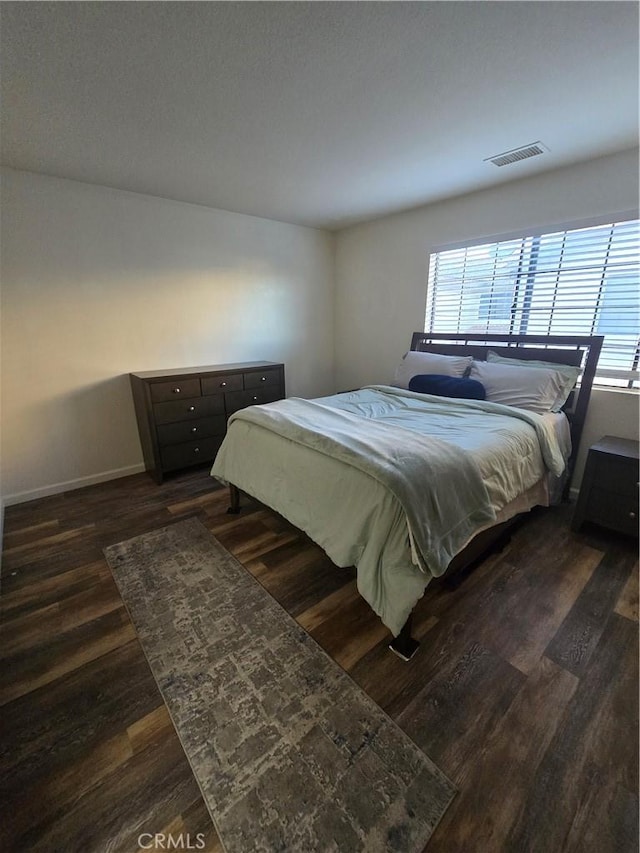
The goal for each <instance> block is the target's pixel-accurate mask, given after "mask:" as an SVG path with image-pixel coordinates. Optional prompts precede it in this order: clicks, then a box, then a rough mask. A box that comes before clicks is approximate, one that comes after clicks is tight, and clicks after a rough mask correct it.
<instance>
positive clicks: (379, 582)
mask: <svg viewBox="0 0 640 853" xmlns="http://www.w3.org/2000/svg"><path fill="white" fill-rule="evenodd" d="M558 418H564V416H563V415H551V416H546V415H544V416H543V415H536V414H533V413H531V412H527V411H524V410H522V409H514V408H512V407H507V406H502V405H500V404H497V403H489V402H484V401H476V400H473V401H472V400H454V399H451V398H443V397H436V396H432V395H426V394H416V393H412V392H410V391H404V390H402V389H399V388H392V387H389V386H381V385H376V386H370V387H367V388H363V389H361V390H360V391H355V392H350V393H347V394H337V395H334V396H332V397H323V398H319V399H316V400H302V399H298V398H289V399H287V400H280V401H278V402H277V403H270V404H268V405H264V406H251V407H249V408H247V409H242V410H241V411H239V412H236V413H235V414H234V415H232V416H231V418H230V420H229V429H228V432H227V435H226V437H225V440H224V442H223V444H222V447H221V448H220V451H219V452H218V455H217V457H216V460H215V463H214V465H213V468H212V470H211V474H212V476H214V477H216V478H217V479H218V480H220V481H221V482H223V483H233V484H234V485H236V486H237V487H238V488H240V489H241V490H242V491H245V492H247V493H248V494H250V495H253V496H254V497H255V498H257V499H258V500H260V501H262V502H263V503H265V504H267V505H268V506H270V507H272V508H273V509H275V510H276V511H277V512H279V513H280V514H281V515H283V516H284V517H285V518H287V519H288V520H289V521H291V522H292V523H293V524H294V525H295V526H296V527H299V528H300V529H301V530H304V531H305V532H306V533H307V534H308V535H309V536H310V537H311V539H313V540H314V541H315V542H317V543H318V544H319V545H320V546H321V547H322V548H323V549H324V550H325V551H326V553H327V554H328V555H329V557H330V558H331V559H332V561H333V562H334V563H335V564H336V565H338V566H351V565H355V566H356V568H357V584H358V590H359V592H360V594H361V595H362V596H363V597H364V598H365V600H366V601H367V602H368V603H369V604H370V606H371V607H372V608H373V610H374V611H375V612H376V613H377V614H378V615H379V616H380V618H381V619H382V621H383V622H384V623H385V625H387V627H388V628H389V629H390V630H391V631H392V633H393V634H398V633H399V631H400V629H401V628H402V625H403V624H404V622H405V621H406V619H407V617H408V615H409V613H410V612H411V610H412V609H413V607H414V606H415V604H416V602H417V601H418V600H419V598H420V597H421V596H422V595H423V593H424V590H425V588H426V586H427V584H428V582H429V580H430V579H431V578H432V577H434V576H439V575H441V574H443V572H444V571H445V570H446V568H447V566H448V564H449V562H450V561H451V559H452V558H453V557H454V556H455V555H456V554H457V553H458V552H459V551H461V550H462V548H463V547H464V546H465V545H466V544H467V542H468V541H469V540H470V539H471V538H472V537H473V535H474V534H475V533H476V532H477V531H478V530H480V529H482V528H485V527H487V526H489V525H490V524H491V523H492V522H493V521H494V520H495V518H496V515H497V513H499V512H500V511H501V510H502V509H503V507H505V506H506V505H507V504H508V503H509V502H510V501H512V500H514V499H515V498H516V497H517V496H518V495H521V494H522V493H524V492H525V491H526V490H527V489H529V488H531V487H532V486H534V484H536V483H537V482H539V481H540V480H541V478H543V477H544V475H545V473H546V472H551V473H552V474H555V475H560V474H561V473H562V471H563V469H564V467H565V464H566V459H567V457H568V453H569V449H570V448H569V445H568V442H567V441H566V440H565V441H563V440H559V436H561V435H562V432H561V431H559V430H558V428H557V427H558Z"/></svg>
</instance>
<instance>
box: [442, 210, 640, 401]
mask: <svg viewBox="0 0 640 853" xmlns="http://www.w3.org/2000/svg"><path fill="white" fill-rule="evenodd" d="M639 226H640V222H639V221H638V220H635V221H630V222H615V223H610V224H607V225H598V226H595V227H589V228H580V229H575V230H572V231H558V232H556V233H553V234H540V235H537V236H533V237H518V238H516V239H510V240H502V241H500V242H498V243H485V244H483V245H476V246H467V247H464V248H460V249H450V250H446V251H441V252H435V253H433V254H432V255H431V258H430V264H429V286H428V291H427V312H426V320H425V331H427V332H445V333H446V332H452V333H453V332H458V333H465V334H466V333H469V332H479V333H480V332H497V333H500V334H502V333H510V334H518V335H525V334H530V335H534V334H535V335H604V336H605V339H604V346H603V348H602V353H601V355H600V361H599V363H598V371H597V379H596V381H599V382H600V383H603V384H608V385H618V386H624V387H637V386H638V377H639V374H638V365H639V361H640V339H639V335H640V300H639V281H640V265H639V259H640V249H639V238H640V228H639Z"/></svg>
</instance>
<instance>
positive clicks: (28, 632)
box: [0, 576, 122, 663]
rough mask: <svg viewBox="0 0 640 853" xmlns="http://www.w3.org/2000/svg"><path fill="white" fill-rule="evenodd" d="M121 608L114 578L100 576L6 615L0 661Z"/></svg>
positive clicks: (0, 629) (0, 638) (0, 635)
mask: <svg viewBox="0 0 640 853" xmlns="http://www.w3.org/2000/svg"><path fill="white" fill-rule="evenodd" d="M121 608H122V599H121V597H120V594H119V593H118V590H117V588H116V585H115V583H114V582H113V579H112V578H104V576H103V577H102V578H101V579H100V580H99V581H98V582H97V583H95V584H93V585H92V586H91V587H90V588H89V589H86V590H82V591H81V592H78V593H76V594H75V595H72V596H69V597H67V598H64V599H62V600H61V601H56V602H55V603H54V604H48V605H47V606H46V607H43V608H41V609H40V610H36V611H32V612H30V613H27V614H26V615H22V616H19V617H15V618H13V619H7V620H6V621H4V622H3V623H2V625H0V663H1V662H2V661H4V660H5V659H6V658H7V657H10V656H13V655H15V654H16V653H18V652H31V653H33V652H35V650H36V649H38V648H40V647H42V646H43V645H47V646H49V643H50V640H51V637H52V636H61V635H62V634H65V633H68V632H69V631H72V630H73V629H74V628H78V627H80V626H81V625H85V624H86V623H88V622H92V621H93V620H94V619H98V618H100V617H101V616H105V615H106V614H107V613H111V612H112V611H114V610H118V609H121Z"/></svg>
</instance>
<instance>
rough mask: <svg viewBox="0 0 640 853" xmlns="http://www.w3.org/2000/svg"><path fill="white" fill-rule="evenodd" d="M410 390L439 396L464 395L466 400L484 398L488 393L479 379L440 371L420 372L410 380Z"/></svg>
mask: <svg viewBox="0 0 640 853" xmlns="http://www.w3.org/2000/svg"><path fill="white" fill-rule="evenodd" d="M409 391H417V392H418V393H419V394H436V395H437V396H438V397H463V398H464V399H466V400H484V399H485V397H486V393H485V390H484V385H483V384H482V382H478V380H477V379H458V377H456V376H441V375H440V374H439V373H419V374H418V375H417V376H414V377H412V379H411V381H410V382H409Z"/></svg>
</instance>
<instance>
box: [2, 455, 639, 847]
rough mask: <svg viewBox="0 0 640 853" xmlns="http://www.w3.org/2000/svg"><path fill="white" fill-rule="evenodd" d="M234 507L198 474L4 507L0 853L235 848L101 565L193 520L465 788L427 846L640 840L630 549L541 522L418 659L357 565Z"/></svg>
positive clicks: (428, 622)
mask: <svg viewBox="0 0 640 853" xmlns="http://www.w3.org/2000/svg"><path fill="white" fill-rule="evenodd" d="M227 505H228V499H227V494H226V491H224V490H222V489H219V488H216V487H215V484H214V483H213V481H212V480H211V479H210V477H209V476H208V472H207V471H206V470H202V469H201V470H197V471H192V472H190V473H186V474H183V475H179V476H177V477H174V478H172V479H169V480H168V481H166V482H165V483H164V484H163V485H161V486H157V485H156V484H155V483H154V482H153V481H152V480H151V479H150V478H149V477H148V476H147V475H145V474H141V475H137V476H134V477H128V478H125V479H122V480H117V481H113V482H110V483H106V484H103V485H100V486H92V487H89V488H86V489H82V490H77V491H73V492H68V493H66V494H64V495H58V496H54V497H50V498H44V499H41V500H38V501H33V502H31V503H28V504H22V505H18V506H14V507H10V508H8V509H7V510H6V516H5V537H4V552H3V566H2V595H1V597H0V607H1V612H2V626H1V635H2V642H1V647H0V655H1V657H2V680H1V684H0V705H1V706H2V744H1V749H0V765H1V769H2V780H1V782H0V786H1V788H2V792H1V795H2V799H1V802H2V815H1V821H0V823H1V829H0V833H1V836H2V837H1V838H0V849H2V850H3V851H16V853H21V851H27V850H42V851H65V853H75V851H78V853H80V851H82V853H93V851H96V853H97V851H100V853H102V851H127V853H129V852H130V851H131V853H133V851H138V850H139V849H140V847H139V845H138V840H137V839H138V837H139V836H140V834H141V833H151V834H152V835H154V834H156V833H164V834H168V833H169V832H171V833H173V834H174V835H176V834H178V833H183V835H184V834H185V833H189V834H190V837H191V840H192V843H194V841H195V839H196V834H197V833H203V835H204V838H205V839H206V848H205V849H207V850H210V851H221V850H222V847H221V845H220V842H219V840H218V838H217V836H216V832H215V829H214V827H213V825H212V822H211V820H210V818H209V815H208V813H207V810H206V808H205V806H204V803H203V801H202V798H201V795H200V792H199V789H198V785H197V783H196V781H195V779H194V777H193V775H192V773H191V769H190V767H189V764H188V762H187V759H186V757H185V755H184V752H183V750H182V747H181V745H180V743H179V741H178V738H177V736H176V734H175V732H174V729H173V726H172V723H171V720H170V718H169V716H168V714H167V711H166V709H165V707H164V704H163V702H162V697H161V696H160V693H159V691H158V689H157V687H156V685H155V682H154V680H153V677H152V675H151V672H150V670H149V668H148V665H147V663H146V659H145V657H144V654H143V652H142V649H141V647H140V645H139V643H138V640H137V638H136V634H135V631H134V629H133V627H132V625H131V623H130V621H129V618H128V615H127V612H126V610H125V608H124V605H123V603H122V600H121V599H120V596H119V594H118V591H117V589H116V586H115V584H114V582H113V580H112V577H111V574H110V572H109V569H108V567H107V565H106V563H105V560H104V558H103V555H102V548H103V547H105V546H106V545H109V544H113V543H115V542H119V541H121V540H123V539H127V538H129V537H131V536H135V535H136V534H139V533H142V532H145V531H148V530H151V529H153V528H156V527H161V526H163V525H165V524H167V523H170V522H171V521H174V520H177V519H179V518H184V517H188V516H197V517H198V518H200V519H201V520H202V521H203V523H204V524H205V525H206V526H207V527H208V528H209V529H210V530H211V531H212V532H213V533H214V534H215V535H216V536H217V537H218V539H219V540H220V541H221V542H222V543H223V544H224V545H225V546H226V547H227V548H228V549H229V550H230V551H231V552H232V553H234V554H235V555H236V556H237V557H238V558H239V559H240V560H241V561H242V562H243V563H244V565H245V566H246V567H247V568H248V569H249V570H250V571H251V572H252V573H253V574H254V575H255V577H256V578H257V579H258V580H259V581H260V582H261V583H262V584H263V585H264V586H265V587H266V588H267V589H268V590H269V592H271V594H272V595H273V596H274V597H275V598H276V599H277V600H278V601H280V602H281V603H282V604H283V605H284V607H286V609H287V610H288V611H289V612H290V613H291V614H293V615H294V616H295V618H296V619H298V621H299V622H300V624H301V625H303V626H304V627H305V628H306V629H307V630H308V631H309V633H311V634H312V635H313V636H314V637H315V639H316V640H317V641H318V642H319V643H320V644H321V645H322V646H323V647H324V648H325V649H326V650H327V651H328V652H329V654H331V655H332V656H333V658H334V659H335V660H336V661H337V662H338V663H339V664H340V665H341V666H343V667H344V668H345V669H346V670H347V671H348V672H350V673H351V675H352V677H353V678H354V679H355V680H356V681H357V682H358V684H360V685H361V686H362V687H363V688H364V690H366V691H367V693H368V694H369V695H370V696H372V697H373V699H374V700H375V701H376V702H378V703H379V705H380V706H381V707H382V708H384V709H385V711H387V713H389V714H390V716H391V717H392V718H393V719H394V720H396V721H397V723H398V724H399V725H400V726H401V727H402V728H403V729H404V730H405V731H406V732H407V733H408V734H409V735H410V736H411V737H412V738H413V739H414V740H415V741H416V743H417V744H418V745H419V746H420V747H422V748H423V749H424V750H425V751H426V752H427V753H428V755H429V756H430V757H431V758H432V759H433V760H434V761H435V762H436V763H437V764H438V765H439V767H440V768H441V769H442V770H443V771H444V772H445V773H446V774H447V775H448V776H449V777H450V778H451V779H452V780H453V782H454V783H455V784H456V785H457V787H458V788H459V791H460V793H459V794H458V795H457V797H456V798H455V800H454V802H453V804H452V805H451V806H450V808H449V810H448V811H447V813H446V814H445V816H444V818H443V820H442V822H441V823H440V825H439V826H438V828H437V829H436V832H435V833H434V835H433V837H432V839H431V841H430V842H429V844H428V846H427V850H428V853H438V851H442V852H443V853H457V851H479V853H485V851H513V853H516V851H517V853H524V852H525V851H540V853H553V851H571V852H572V853H573V851H575V853H608V851H611V853H627V852H628V853H631V851H635V850H637V849H638V844H637V831H638V830H637V820H638V624H637V620H638V573H637V544H636V543H635V542H633V541H629V540H626V539H624V538H622V537H617V536H614V535H610V534H607V533H605V532H603V531H598V530H597V529H596V528H591V529H587V528H586V527H585V529H584V531H583V532H582V533H581V534H574V533H572V532H571V531H570V530H569V519H570V514H571V508H570V507H567V506H563V507H559V508H554V509H551V510H548V511H538V512H535V513H532V514H531V517H530V518H529V519H528V520H527V522H526V523H525V524H523V525H522V526H521V527H520V528H519V529H518V531H517V532H516V533H515V535H514V537H513V539H512V542H511V543H510V545H509V546H508V547H507V548H506V549H505V550H504V551H503V552H502V553H501V554H497V555H493V556H491V557H489V558H488V559H486V560H485V561H484V562H483V563H482V564H481V565H480V566H479V567H478V568H477V569H476V570H475V571H474V572H473V573H471V574H470V575H468V576H467V577H466V578H465V579H464V580H463V581H462V583H460V584H459V585H458V586H457V588H455V589H451V588H449V587H447V586H444V585H440V586H438V587H435V586H434V587H433V588H431V589H429V590H428V591H427V594H426V595H425V597H424V599H423V600H422V601H421V603H420V604H419V606H418V608H417V612H416V617H415V619H414V624H415V627H414V634H415V635H416V636H417V638H418V639H419V640H421V643H422V645H421V647H420V650H419V653H418V655H417V657H416V658H414V660H413V661H412V662H411V663H409V664H404V663H402V662H401V661H400V660H399V659H398V658H397V657H395V656H394V655H393V654H391V652H389V651H388V650H387V646H386V642H387V639H388V635H387V632H386V631H385V629H384V628H383V626H382V625H381V623H380V622H379V620H378V619H377V618H376V617H375V616H374V615H373V613H372V612H371V611H370V610H369V608H368V606H367V605H366V604H365V603H364V601H363V600H362V599H361V598H359V596H358V594H357V592H356V589H355V581H354V573H353V571H352V570H344V569H337V568H335V567H334V566H333V565H332V564H331V563H330V562H329V561H328V559H327V558H326V557H325V556H324V554H323V552H322V551H321V550H320V549H319V548H318V547H317V546H315V545H314V544H313V543H311V542H310V541H309V540H308V539H307V538H306V537H305V536H304V535H302V534H301V533H300V532H299V531H297V530H295V529H294V528H293V527H291V526H290V525H289V524H287V523H286V522H285V521H283V520H282V519H281V518H280V517H278V516H277V515H275V514H274V513H271V512H270V511H268V510H266V509H264V508H263V507H260V506H258V505H257V504H247V501H246V500H245V501H244V506H245V508H244V509H243V512H242V513H241V515H240V516H228V515H226V508H227ZM145 840H146V838H145ZM147 843H148V842H147ZM247 853H250V851H247ZM309 853H315V851H309ZM340 853H348V851H340Z"/></svg>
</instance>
